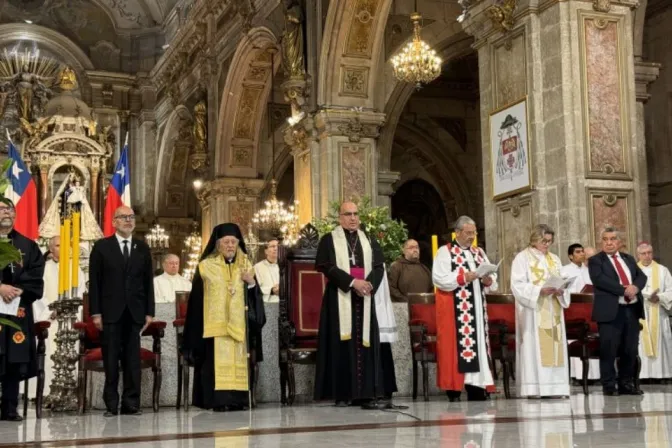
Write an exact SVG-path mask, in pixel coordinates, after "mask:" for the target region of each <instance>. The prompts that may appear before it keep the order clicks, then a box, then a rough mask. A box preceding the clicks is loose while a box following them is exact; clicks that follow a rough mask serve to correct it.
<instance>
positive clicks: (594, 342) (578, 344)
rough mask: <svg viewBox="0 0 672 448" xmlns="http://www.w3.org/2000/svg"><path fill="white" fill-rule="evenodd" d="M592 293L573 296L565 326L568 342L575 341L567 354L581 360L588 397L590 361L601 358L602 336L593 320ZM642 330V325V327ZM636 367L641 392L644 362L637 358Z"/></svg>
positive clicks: (636, 385)
mask: <svg viewBox="0 0 672 448" xmlns="http://www.w3.org/2000/svg"><path fill="white" fill-rule="evenodd" d="M593 300H594V296H593V294H592V293H579V294H572V297H571V303H570V305H569V308H567V309H566V310H565V326H566V331H567V340H572V339H573V340H574V341H573V342H571V343H569V344H568V348H567V352H568V355H569V357H570V358H573V357H577V358H580V359H581V364H582V372H581V386H582V388H583V394H584V395H588V393H589V392H588V371H589V360H591V359H599V358H600V336H599V333H598V326H597V323H596V322H593V320H592V313H593ZM640 328H641V325H640ZM636 363H637V364H636V367H635V378H634V383H635V384H634V386H635V389H637V390H639V374H640V371H641V368H642V360H641V359H640V357H639V356H637V360H636Z"/></svg>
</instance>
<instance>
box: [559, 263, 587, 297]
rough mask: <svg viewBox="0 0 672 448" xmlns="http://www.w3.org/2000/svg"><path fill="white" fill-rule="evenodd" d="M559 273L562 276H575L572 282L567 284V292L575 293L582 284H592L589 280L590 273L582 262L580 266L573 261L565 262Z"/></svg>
mask: <svg viewBox="0 0 672 448" xmlns="http://www.w3.org/2000/svg"><path fill="white" fill-rule="evenodd" d="M560 275H561V276H562V277H563V278H572V277H576V279H575V280H574V282H572V284H571V285H570V286H569V288H568V289H569V293H570V294H576V293H579V292H581V291H582V290H583V288H584V286H586V285H592V282H591V281H590V274H589V273H588V266H586V265H585V264H582V265H581V267H579V266H577V265H576V264H574V263H569V264H566V265H564V266H563V267H562V269H560Z"/></svg>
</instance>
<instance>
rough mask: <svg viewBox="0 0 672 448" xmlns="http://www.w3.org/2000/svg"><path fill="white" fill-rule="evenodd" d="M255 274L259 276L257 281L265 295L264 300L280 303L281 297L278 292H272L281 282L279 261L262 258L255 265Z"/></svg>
mask: <svg viewBox="0 0 672 448" xmlns="http://www.w3.org/2000/svg"><path fill="white" fill-rule="evenodd" d="M254 274H255V275H256V276H257V282H258V283H259V289H261V293H262V294H263V296H264V302H266V303H278V302H279V301H280V297H278V295H277V294H271V290H272V289H273V287H274V286H275V285H279V284H280V268H279V267H278V263H271V262H270V261H268V260H262V261H260V262H259V263H257V264H255V265H254Z"/></svg>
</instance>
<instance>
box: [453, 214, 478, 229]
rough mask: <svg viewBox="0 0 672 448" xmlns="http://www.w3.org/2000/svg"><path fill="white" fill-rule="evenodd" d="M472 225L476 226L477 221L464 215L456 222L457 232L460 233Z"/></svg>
mask: <svg viewBox="0 0 672 448" xmlns="http://www.w3.org/2000/svg"><path fill="white" fill-rule="evenodd" d="M467 224H471V225H472V226H476V221H474V220H473V219H471V218H470V217H468V216H466V215H462V216H460V217H459V218H457V221H455V231H456V232H458V231H460V230H462V229H463V228H464V226H465V225H467Z"/></svg>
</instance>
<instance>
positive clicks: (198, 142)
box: [192, 100, 208, 154]
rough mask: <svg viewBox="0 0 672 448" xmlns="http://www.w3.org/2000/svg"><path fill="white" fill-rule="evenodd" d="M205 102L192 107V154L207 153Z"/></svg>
mask: <svg viewBox="0 0 672 448" xmlns="http://www.w3.org/2000/svg"><path fill="white" fill-rule="evenodd" d="M207 118H208V117H207V115H206V107H205V101H204V100H201V101H199V102H198V103H197V104H196V106H194V126H193V129H192V132H193V137H194V153H196V154H199V153H204V152H207V146H208V145H207V140H208V128H207V125H206V120H207Z"/></svg>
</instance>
